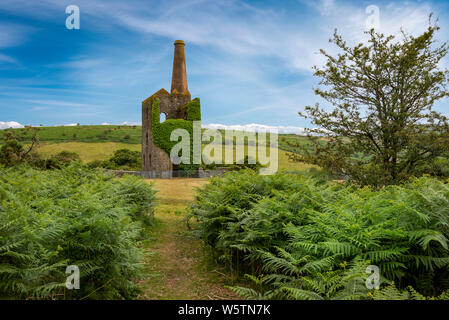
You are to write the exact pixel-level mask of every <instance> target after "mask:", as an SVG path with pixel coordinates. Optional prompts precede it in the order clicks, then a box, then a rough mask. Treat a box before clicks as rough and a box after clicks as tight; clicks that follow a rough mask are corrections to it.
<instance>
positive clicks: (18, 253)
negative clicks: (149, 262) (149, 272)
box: [0, 164, 154, 299]
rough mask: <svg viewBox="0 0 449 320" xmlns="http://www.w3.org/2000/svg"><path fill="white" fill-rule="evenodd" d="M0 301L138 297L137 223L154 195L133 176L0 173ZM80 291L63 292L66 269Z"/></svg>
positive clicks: (147, 215) (74, 171) (75, 170)
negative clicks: (76, 276) (75, 273)
mask: <svg viewBox="0 0 449 320" xmlns="http://www.w3.org/2000/svg"><path fill="white" fill-rule="evenodd" d="M0 173H1V174H0V296H9V297H14V298H20V299H24V298H40V299H123V298H132V297H135V295H136V294H137V292H138V290H137V285H136V283H135V282H134V280H135V279H136V278H138V277H140V276H141V271H140V270H141V266H140V262H141V261H142V254H143V251H142V250H141V249H140V248H139V242H138V239H139V237H140V234H141V230H142V224H143V223H148V222H149V221H151V215H152V206H153V204H154V191H153V189H152V187H151V186H149V185H148V184H146V183H144V182H143V181H141V180H139V179H137V178H131V177H127V178H126V179H123V180H122V179H120V180H117V179H114V178H113V176H112V175H107V174H105V173H101V172H97V171H92V170H86V169H85V168H83V167H82V166H80V165H79V164H74V165H71V166H69V167H66V168H63V169H62V170H53V171H36V170H33V169H30V168H27V167H15V168H13V169H1V168H0ZM68 265H77V266H78V267H79V269H80V289H79V290H67V289H66V288H65V281H66V277H67V276H68V275H67V274H65V268H66V267H67V266H68Z"/></svg>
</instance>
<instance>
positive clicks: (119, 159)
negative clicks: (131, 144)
mask: <svg viewBox="0 0 449 320" xmlns="http://www.w3.org/2000/svg"><path fill="white" fill-rule="evenodd" d="M88 167H89V168H105V169H112V170H128V171H140V170H141V169H142V157H141V153H140V152H139V151H132V150H129V149H119V150H117V151H115V152H114V154H113V156H112V157H111V158H109V159H108V160H103V161H101V160H95V161H92V162H90V163H88Z"/></svg>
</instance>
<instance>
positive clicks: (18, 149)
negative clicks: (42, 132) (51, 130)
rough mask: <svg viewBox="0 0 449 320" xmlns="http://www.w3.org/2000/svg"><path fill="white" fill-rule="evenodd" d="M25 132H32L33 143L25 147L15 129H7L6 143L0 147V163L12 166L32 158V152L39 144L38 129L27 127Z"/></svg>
mask: <svg viewBox="0 0 449 320" xmlns="http://www.w3.org/2000/svg"><path fill="white" fill-rule="evenodd" d="M25 132H31V133H32V136H31V138H30V139H31V144H30V145H29V146H28V147H27V148H24V147H23V145H22V144H21V143H20V142H19V139H20V138H19V137H18V135H17V134H15V132H14V131H10V130H8V131H6V130H5V134H4V139H5V143H4V144H3V145H2V146H1V147H0V164H3V165H4V166H7V167H11V166H15V165H17V164H20V163H23V162H26V161H27V160H29V158H30V154H31V153H32V151H34V150H35V147H36V146H37V145H38V144H39V138H38V136H37V130H32V129H30V128H27V129H26V131H25Z"/></svg>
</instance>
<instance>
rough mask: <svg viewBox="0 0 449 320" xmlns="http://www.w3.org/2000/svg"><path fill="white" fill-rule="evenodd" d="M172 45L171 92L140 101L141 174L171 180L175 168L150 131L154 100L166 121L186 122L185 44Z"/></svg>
mask: <svg viewBox="0 0 449 320" xmlns="http://www.w3.org/2000/svg"><path fill="white" fill-rule="evenodd" d="M174 46H175V50H174V57H173V73H172V82H171V91H170V93H168V92H167V91H166V90H165V89H163V88H162V89H160V90H159V91H157V92H156V93H154V94H153V95H152V96H150V97H149V98H147V99H145V100H144V101H143V102H142V175H143V176H145V177H147V178H171V177H173V172H174V171H175V172H176V171H177V166H176V165H173V163H172V162H171V160H170V155H169V154H168V153H167V150H163V149H162V148H160V146H157V145H156V144H155V142H154V139H153V133H154V132H153V130H152V129H153V128H152V125H153V112H152V107H153V103H154V102H155V101H156V100H158V101H159V107H160V113H161V114H162V113H164V114H165V117H166V120H169V119H183V120H187V113H188V108H187V107H186V105H187V104H188V103H189V102H190V101H191V96H190V92H189V90H188V88H187V73H186V59H185V51H184V47H185V43H184V41H182V40H176V41H175V43H174ZM159 117H160V115H159Z"/></svg>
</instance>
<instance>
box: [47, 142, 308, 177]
mask: <svg viewBox="0 0 449 320" xmlns="http://www.w3.org/2000/svg"><path fill="white" fill-rule="evenodd" d="M122 148H126V149H130V150H133V151H140V149H141V146H140V144H126V143H120V142H103V143H95V142H62V143H43V144H41V145H40V146H39V150H38V152H39V153H40V154H42V155H43V156H44V157H49V156H51V155H54V154H57V153H58V152H61V151H72V152H76V153H78V154H79V155H80V157H81V159H82V160H83V162H86V163H87V162H90V161H94V160H106V159H109V158H110V157H111V156H112V155H113V154H114V152H115V151H116V150H118V149H122ZM278 166H279V170H305V169H308V168H310V167H311V166H310V165H307V164H303V163H298V162H293V161H290V160H289V158H288V152H286V151H283V150H279V152H278Z"/></svg>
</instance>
